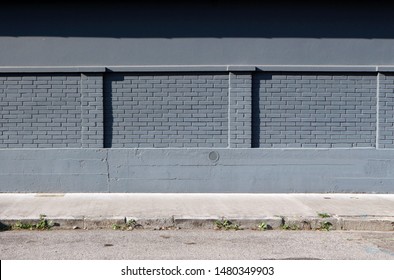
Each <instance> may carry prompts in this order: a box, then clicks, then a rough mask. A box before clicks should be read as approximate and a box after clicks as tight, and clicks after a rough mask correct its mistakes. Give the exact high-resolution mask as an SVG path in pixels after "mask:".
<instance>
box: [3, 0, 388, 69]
mask: <svg viewBox="0 0 394 280" xmlns="http://www.w3.org/2000/svg"><path fill="white" fill-rule="evenodd" d="M391 11H392V9H391V7H390V6H388V5H386V4H384V5H383V4H381V5H370V4H361V3H357V5H354V4H347V3H343V2H342V3H313V4H307V3H300V2H299V1H298V2H291V3H275V2H267V1H253V2H251V1H246V2H245V1H242V2H239V3H229V2H228V1H226V2H224V1H202V0H201V1H193V2H190V1H176V2H174V1H161V2H160V1H145V2H144V3H141V2H139V3H137V4H135V3H119V1H111V2H110V3H95V4H94V5H91V4H87V3H86V4H83V3H75V2H74V3H72V1H67V2H63V3H46V4H45V3H40V4H37V3H31V4H28V3H27V4H26V3H24V4H21V3H5V4H3V5H2V9H1V11H0V17H1V19H2V25H1V26H0V54H1V55H0V65H1V66H93V65H101V66H103V65H104V66H111V65H112V66H120V65H231V64H241V65H245V64H247V65H371V64H373V65H392V64H393V63H394V44H393V39H394V38H393V37H394V36H393V34H392V32H391V30H393V29H394V19H393V17H392V15H391ZM26 23H28V24H26Z"/></svg>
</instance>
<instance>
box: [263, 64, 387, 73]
mask: <svg viewBox="0 0 394 280" xmlns="http://www.w3.org/2000/svg"><path fill="white" fill-rule="evenodd" d="M256 70H258V71H272V72H277V71H280V72H377V71H378V68H377V66H374V65H368V66H364V65H355V66H352V65H323V66H317V65H257V66H256ZM391 71H392V70H391Z"/></svg>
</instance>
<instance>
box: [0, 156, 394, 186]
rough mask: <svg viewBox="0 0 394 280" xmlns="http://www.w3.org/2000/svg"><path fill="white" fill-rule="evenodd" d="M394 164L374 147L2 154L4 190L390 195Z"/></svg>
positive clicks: (1, 172) (393, 177) (393, 178)
mask: <svg viewBox="0 0 394 280" xmlns="http://www.w3.org/2000/svg"><path fill="white" fill-rule="evenodd" d="M212 152H213V153H217V154H212ZM393 159H394V151H393V150H375V149H319V150H313V149H287V150H286V149H285V150H282V149H61V150H55V149H13V150H4V149H1V150H0V165H1V166H2V168H1V169H0V179H1V180H0V190H1V191H2V192H185V193H188V192H211V193H212V192H256V193H283V192H310V193H313V192H373V193H374V192H377V193H393V191H394V190H393V184H394V171H393V170H394V168H393V167H394V160H393Z"/></svg>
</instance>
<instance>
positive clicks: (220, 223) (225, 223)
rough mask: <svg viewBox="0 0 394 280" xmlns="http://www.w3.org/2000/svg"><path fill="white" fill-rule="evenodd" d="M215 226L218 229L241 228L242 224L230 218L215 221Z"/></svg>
mask: <svg viewBox="0 0 394 280" xmlns="http://www.w3.org/2000/svg"><path fill="white" fill-rule="evenodd" d="M215 226H216V228H217V229H224V230H231V229H233V230H240V229H241V228H240V226H239V225H238V224H235V223H233V222H231V221H229V220H224V219H223V220H217V221H215Z"/></svg>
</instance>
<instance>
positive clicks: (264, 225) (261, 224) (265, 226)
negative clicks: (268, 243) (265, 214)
mask: <svg viewBox="0 0 394 280" xmlns="http://www.w3.org/2000/svg"><path fill="white" fill-rule="evenodd" d="M258 227H259V230H267V229H268V225H267V224H266V223H264V222H261V223H260V224H259V226H258Z"/></svg>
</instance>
